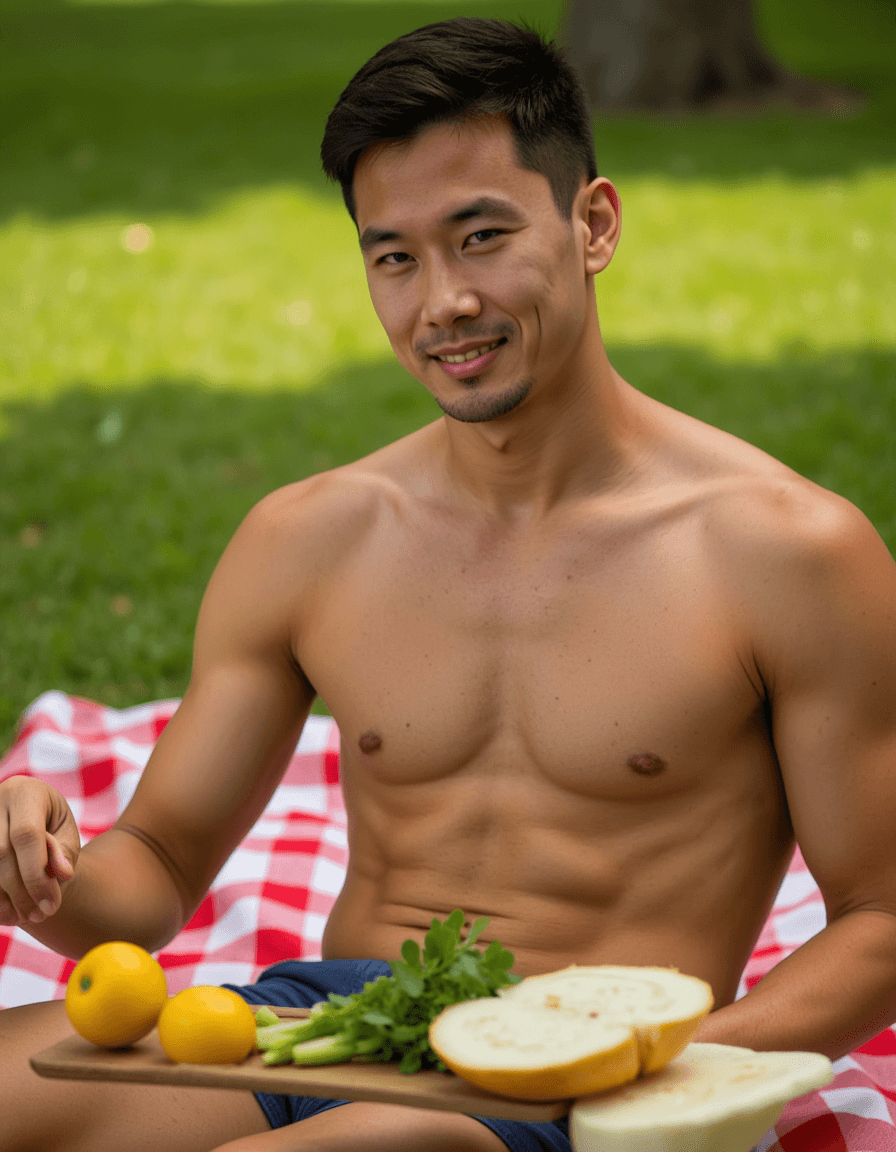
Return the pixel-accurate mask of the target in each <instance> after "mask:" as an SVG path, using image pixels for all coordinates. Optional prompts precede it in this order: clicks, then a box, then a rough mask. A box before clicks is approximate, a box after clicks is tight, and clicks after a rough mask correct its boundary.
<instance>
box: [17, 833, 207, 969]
mask: <svg viewBox="0 0 896 1152" xmlns="http://www.w3.org/2000/svg"><path fill="white" fill-rule="evenodd" d="M189 911H190V910H189V909H187V908H186V906H185V903H184V900H183V897H182V895H181V894H180V893H179V892H178V889H177V885H176V884H175V882H174V880H173V879H172V877H171V875H170V873H169V872H168V870H167V869H166V868H165V866H164V865H163V864H162V862H161V860H160V859H159V858H158V857H157V856H156V854H155V853H154V852H153V851H152V849H151V848H150V847H148V846H147V845H146V844H145V843H143V842H142V841H141V840H139V839H138V838H136V837H135V836H132V835H130V834H129V833H127V832H124V831H122V830H120V829H118V828H114V827H113V828H112V829H110V830H109V831H108V832H103V833H102V834H101V835H99V836H97V837H96V838H95V839H94V840H92V841H90V843H89V844H86V845H85V846H84V848H83V849H82V850H81V853H80V855H79V857H78V861H77V865H76V868H75V876H74V879H72V880H71V881H70V882H69V883H68V884H66V885H65V887H64V889H63V893H62V905H61V907H60V908H59V910H58V911H57V912H56V914H55V915H53V916H50V917H49V918H48V919H46V920H44V921H42V922H41V923H40V924H23V925H22V928H23V929H24V930H25V931H26V932H28V934H29V935H31V936H33V937H34V938H35V939H36V940H39V941H40V942H41V943H42V944H45V945H46V946H47V947H48V948H52V950H53V951H54V952H59V953H60V954H61V955H63V956H68V957H70V958H71V959H73V960H77V959H80V957H81V956H83V955H84V953H85V952H87V951H88V950H89V949H90V948H93V947H94V946H95V945H96V944H101V943H103V942H104V941H106V940H129V941H131V942H132V943H134V944H140V945H142V946H143V947H144V948H146V949H147V950H149V951H151V952H154V951H156V950H157V949H159V948H161V947H163V946H164V945H165V944H167V943H168V941H169V940H171V939H172V938H173V937H174V936H176V935H177V933H178V932H179V931H180V929H181V928H182V927H183V924H184V923H185V921H186V918H187V917H188V915H189Z"/></svg>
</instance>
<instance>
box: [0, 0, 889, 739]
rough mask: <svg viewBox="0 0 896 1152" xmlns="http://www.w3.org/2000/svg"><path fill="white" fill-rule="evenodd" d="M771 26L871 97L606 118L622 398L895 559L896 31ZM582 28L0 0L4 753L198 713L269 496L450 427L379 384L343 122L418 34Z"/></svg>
mask: <svg viewBox="0 0 896 1152" xmlns="http://www.w3.org/2000/svg"><path fill="white" fill-rule="evenodd" d="M760 10H761V16H762V22H763V25H764V27H765V29H766V30H767V34H768V36H769V37H770V39H771V42H772V44H773V46H774V47H775V49H776V50H777V51H778V53H779V54H780V55H781V56H782V57H783V58H784V59H785V60H786V61H787V62H788V63H789V64H790V65H791V66H793V67H795V68H798V69H800V70H801V71H803V72H805V73H806V74H809V75H817V76H824V77H828V78H831V79H835V80H839V81H841V82H843V83H847V84H849V85H851V86H852V87H854V88H857V89H859V90H861V91H863V92H864V93H865V94H866V96H867V105H866V107H865V109H864V110H863V111H862V112H861V113H860V114H858V115H856V116H853V117H851V118H847V119H827V118H822V117H815V116H806V115H797V114H788V113H785V112H782V111H771V112H768V113H765V114H762V115H751V116H743V117H739V118H737V117H735V118H721V117H691V118H662V117H655V118H651V117H643V116H641V117H617V118H614V119H608V120H606V121H605V122H601V123H598V124H597V126H596V139H597V151H598V162H599V166H600V169H601V171H602V172H604V173H606V174H607V175H609V176H610V177H611V178H613V179H614V180H615V181H616V182H617V184H618V186H619V188H620V191H621V193H622V198H623V204H624V221H625V227H624V235H623V242H622V245H621V247H620V250H619V253H618V255H617V258H616V260H615V261H614V263H613V265H612V266H611V268H610V269H609V270H608V271H607V272H606V273H605V274H604V275H603V276H602V277H601V278H600V281H599V285H598V301H599V306H600V311H601V320H602V326H603V330H604V334H605V337H606V339H607V342H608V345H609V347H610V350H611V355H612V357H613V359H614V362H615V363H616V365H617V367H619V369H620V370H621V371H622V372H623V374H624V375H626V377H627V378H628V379H630V380H631V381H632V382H633V383H635V384H636V385H638V386H640V387H643V388H644V389H645V390H646V391H648V392H650V393H651V394H653V395H656V396H658V397H660V398H661V399H663V400H665V401H666V402H668V403H671V404H673V405H675V406H676V407H679V408H682V409H684V410H686V411H689V412H692V413H693V414H695V415H697V416H700V417H701V418H703V419H708V420H710V421H711V422H713V423H716V424H718V425H720V426H722V427H725V428H728V429H729V430H731V431H733V432H735V433H737V434H738V435H741V436H743V437H745V438H746V439H748V440H750V441H752V442H754V443H757V444H759V445H760V446H762V447H763V448H766V449H767V450H768V451H770V452H772V453H774V454H775V455H777V456H779V457H780V458H782V459H784V460H785V461H786V462H787V463H789V464H790V465H791V466H793V467H795V468H797V469H798V470H799V471H801V472H803V473H804V474H806V475H809V476H811V477H812V478H813V479H816V480H818V481H819V482H820V483H823V484H825V485H826V486H828V487H830V488H833V489H835V490H836V491H839V492H841V493H843V494H844V495H846V496H847V497H849V498H850V499H852V500H853V501H855V502H856V503H857V504H858V505H859V506H860V507H862V508H863V510H864V511H865V512H866V513H867V514H868V515H869V516H870V517H871V519H872V520H873V522H874V523H875V524H876V526H877V527H878V529H879V530H880V531H881V533H882V534H883V536H884V538H885V539H886V540H887V543H888V544H889V546H890V547H891V549H893V548H896V494H894V492H893V491H892V489H893V485H892V483H891V477H892V476H893V475H894V464H896V460H894V455H896V450H894V448H893V442H894V436H893V431H894V428H896V154H894V146H893V143H892V131H891V127H890V126H891V124H892V123H893V122H896V77H894V74H893V69H892V67H891V64H890V62H891V60H892V59H893V58H894V54H896V17H894V14H893V9H892V6H891V5H889V4H888V3H886V2H885V0H857V3H855V4H854V5H853V6H852V7H851V9H850V20H849V22H848V24H847V25H844V22H843V19H842V5H840V4H839V3H835V2H834V0H817V2H814V3H810V2H809V0H800V2H799V3H795V2H790V0H788V2H786V3H785V0H764V2H763V3H762V5H761V9H760ZM559 11H560V9H559V4H558V3H557V2H556V0H520V2H517V3H508V2H504V0H495V2H494V3H475V2H463V3H455V4H449V3H443V2H432V3H420V2H418V0H404V2H393V3H385V4H380V3H375V2H374V0H356V2H349V0H332V2H327V3H312V2H305V0H279V2H277V0H271V2H267V3H266V2H255V3H252V2H247V0H229V2H219V3H195V4H188V3H178V2H175V3H147V2H134V0H132V2H130V3H125V2H121V3H117V4H112V3H103V2H93V3H80V4H65V3H60V2H52V0H28V2H27V3H26V2H25V0H19V2H18V3H13V2H10V0H0V20H2V23H3V25H4V27H3V33H4V41H5V45H6V47H5V59H4V61H3V67H2V69H0V86H2V90H0V100H2V105H0V107H2V108H3V110H4V111H3V116H4V123H3V127H2V132H3V135H2V139H0V153H2V155H3V157H4V161H3V164H4V178H3V180H2V181H0V332H2V333H3V337H2V339H0V628H2V640H3V659H2V661H0V748H2V747H3V746H5V745H6V744H8V743H9V741H10V740H11V739H12V735H13V730H14V724H15V720H16V718H17V716H18V715H19V713H20V712H21V710H22V708H23V707H24V706H25V705H26V704H27V703H28V702H29V701H30V700H31V699H33V698H34V697H35V696H36V695H37V694H38V693H39V692H41V691H43V690H45V689H47V688H61V689H64V690H66V691H70V692H75V693H78V694H81V695H86V696H90V697H92V698H95V699H101V700H104V701H106V702H108V703H110V704H114V705H116V706H122V705H126V704H130V703H136V702H138V701H141V700H146V699H153V698H160V697H163V696H170V695H178V694H180V693H181V692H182V691H183V689H184V687H185V685H186V682H187V677H188V675H189V660H190V647H191V640H192V628H193V622H194V619H195V613H196V609H197V607H198V603H199V599H200V596H201V594H202V589H203V587H204V585H205V582H206V580H207V579H208V576H209V573H210V571H211V569H212V567H213V565H214V562H215V560H216V558H217V556H218V555H219V554H220V552H221V550H222V548H223V547H224V545H225V544H226V541H227V539H228V538H229V536H230V535H231V534H232V532H233V530H234V528H235V527H236V525H237V524H238V523H239V520H240V519H241V517H242V516H243V515H244V514H245V512H246V511H247V510H248V509H249V507H251V505H252V503H254V501H255V500H257V499H258V498H259V497H260V496H261V495H263V494H264V493H265V492H266V491H269V490H270V489H271V488H273V487H276V486H278V485H280V484H284V483H288V482H289V481H291V480H294V479H297V478H299V477H301V476H305V475H307V474H309V473H311V472H314V471H319V470H321V469H323V468H326V467H329V466H331V465H332V464H335V463H340V462H342V461H346V460H349V459H352V458H354V457H356V456H358V455H361V454H363V453H365V452H367V451H370V450H372V449H373V448H375V447H377V446H379V445H380V444H382V443H384V442H386V441H388V440H391V439H394V438H395V437H396V436H399V435H401V434H403V433H404V432H406V431H409V430H410V429H411V428H413V427H417V426H419V425H420V424H421V423H423V422H424V421H426V420H429V419H432V418H433V417H434V416H435V414H436V411H437V410H436V409H435V407H434V405H433V404H432V402H431V401H430V400H429V398H428V396H426V394H425V393H423V392H422V390H421V388H420V386H419V385H417V384H416V382H415V381H413V380H411V379H410V378H408V377H407V376H406V375H405V374H404V373H403V372H402V371H401V370H400V369H399V368H397V367H396V366H394V364H393V363H392V362H391V360H390V354H389V349H388V344H387V342H386V340H385V337H384V336H383V334H382V333H381V331H380V330H379V327H378V325H377V322H376V319H375V317H374V315H373V312H372V309H371V307H370V304H369V301H368V299H367V295H366V289H365V286H364V282H363V274H362V270H361V267H360V262H359V258H358V256H357V251H356V239H355V236H354V232H353V229H352V227H351V224H350V221H349V220H348V218H347V216H346V215H345V212H344V210H343V208H342V205H341V201H340V198H339V196H338V193H337V192H336V191H335V190H334V189H333V188H331V187H329V186H328V185H327V184H326V183H325V181H324V179H323V177H322V176H321V174H320V172H319V165H318V160H317V152H318V147H319V140H320V134H321V131H322V127H323V123H324V120H325V118H326V115H327V112H328V110H329V108H330V106H331V105H332V103H333V101H334V100H335V98H336V96H337V95H338V92H339V91H340V89H341V87H342V85H343V84H344V83H345V82H346V80H347V79H348V78H349V76H350V75H351V73H352V72H353V71H354V69H355V68H356V67H357V66H358V65H360V64H361V63H362V62H363V60H364V59H366V58H367V56H369V55H370V54H371V53H372V52H373V51H374V50H375V49H376V48H377V47H379V46H380V45H381V44H382V43H384V42H385V41H386V40H388V39H390V38H391V37H392V36H394V35H397V34H399V33H400V32H402V31H405V30H407V29H410V28H412V27H415V26H418V25H419V24H422V23H426V22H429V21H431V20H436V19H442V18H444V17H446V16H450V15H456V14H461V13H475V14H484V15H501V16H505V17H509V18H515V17H517V16H520V15H522V16H525V17H526V18H528V19H530V20H534V21H535V22H536V23H538V24H539V25H540V26H541V27H543V28H545V29H547V30H549V31H553V30H554V28H555V27H556V25H557V22H558V18H559ZM135 224H146V225H147V226H148V227H149V229H150V231H149V232H145V233H143V235H144V236H148V237H150V239H151V243H150V244H149V245H148V246H147V247H145V248H144V249H143V250H141V251H130V250H128V248H127V246H126V244H125V242H124V241H125V238H126V236H127V235H128V233H127V229H129V228H131V227H132V226H133V225H135ZM130 235H131V236H133V235H134V233H133V232H132V233H130Z"/></svg>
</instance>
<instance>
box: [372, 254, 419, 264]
mask: <svg viewBox="0 0 896 1152" xmlns="http://www.w3.org/2000/svg"><path fill="white" fill-rule="evenodd" d="M410 259H411V257H410V256H409V255H408V253H407V252H387V253H386V255H385V256H381V257H380V258H379V260H378V261H377V263H378V264H391V265H392V266H393V267H394V266H395V265H396V264H407V262H408V261H409V260H410Z"/></svg>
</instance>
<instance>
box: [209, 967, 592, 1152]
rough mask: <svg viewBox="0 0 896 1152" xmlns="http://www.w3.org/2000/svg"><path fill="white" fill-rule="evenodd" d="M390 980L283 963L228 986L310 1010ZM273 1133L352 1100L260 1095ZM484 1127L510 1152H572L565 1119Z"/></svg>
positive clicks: (358, 971)
mask: <svg viewBox="0 0 896 1152" xmlns="http://www.w3.org/2000/svg"><path fill="white" fill-rule="evenodd" d="M390 974H391V969H390V968H389V965H388V964H386V963H385V962H384V961H382V960H284V961H283V962H282V963H280V964H274V965H273V966H272V967H271V968H266V969H265V970H264V972H262V973H261V975H260V976H259V977H258V982H257V983H256V984H246V985H244V986H242V987H240V986H239V985H237V984H225V985H224V987H225V988H232V989H233V991H234V992H238V993H239V994H240V996H242V997H243V999H244V1000H247V1001H248V1002H249V1003H250V1004H277V1005H287V1004H288V1005H290V1006H292V1007H295V1008H310V1007H311V1005H312V1004H316V1003H317V1001H318V1000H326V998H327V994H328V993H330V992H338V993H339V994H340V995H341V996H349V995H350V994H351V993H352V992H360V991H361V990H362V989H363V987H364V984H365V983H366V982H367V981H368V980H375V979H376V978H377V976H388V975H390ZM255 1096H256V1098H257V1100H258V1103H259V1104H260V1105H261V1107H262V1110H263V1111H264V1114H265V1116H267V1118H268V1121H269V1122H270V1125H271V1127H272V1128H283V1127H285V1126H286V1125H287V1124H295V1123H296V1121H298V1120H304V1119H305V1118H306V1117H308V1116H313V1115H314V1114H315V1113H316V1112H325V1111H326V1110H327V1109H328V1108H338V1107H339V1106H340V1105H341V1104H348V1103H349V1101H348V1100H321V1099H318V1098H317V1097H313V1096H274V1095H272V1094H270V1093H268V1092H256V1093H255ZM474 1119H475V1120H478V1121H479V1122H480V1124H484V1125H485V1126H486V1128H491V1130H492V1131H493V1132H494V1133H495V1134H496V1135H497V1136H498V1137H499V1138H500V1139H501V1140H503V1141H504V1143H505V1144H506V1145H507V1147H508V1148H509V1149H510V1152H572V1145H571V1144H570V1142H569V1126H568V1121H567V1119H566V1117H564V1118H563V1119H561V1120H555V1121H554V1122H553V1123H551V1124H531V1123H528V1122H526V1121H522V1120H492V1119H491V1118H489V1117H485V1116H475V1117H474Z"/></svg>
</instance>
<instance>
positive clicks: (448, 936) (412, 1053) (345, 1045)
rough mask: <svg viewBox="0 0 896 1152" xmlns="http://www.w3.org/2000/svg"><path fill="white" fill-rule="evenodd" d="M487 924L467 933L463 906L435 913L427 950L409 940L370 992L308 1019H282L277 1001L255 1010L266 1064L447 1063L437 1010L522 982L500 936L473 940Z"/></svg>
mask: <svg viewBox="0 0 896 1152" xmlns="http://www.w3.org/2000/svg"><path fill="white" fill-rule="evenodd" d="M487 924H488V920H487V919H486V918H484V917H483V918H481V919H479V920H476V921H475V923H474V924H473V926H472V927H471V929H470V931H469V933H468V934H467V936H466V939H465V940H463V942H461V938H460V931H461V928H462V927H463V925H464V914H463V912H461V911H460V909H455V911H454V912H452V913H451V915H450V916H449V917H448V918H447V919H446V920H445V922H444V923H442V922H441V921H439V920H435V919H434V920H433V922H432V926H431V928H430V929H429V931H428V932H427V933H426V938H425V940H424V943H423V954H422V956H421V953H420V946H419V944H417V942H416V941H415V940H405V942H404V944H402V946H401V956H402V959H401V960H394V961H392V964H391V968H392V975H391V976H379V977H378V978H377V979H376V980H372V981H369V982H368V983H366V984H365V985H364V991H363V992H355V993H353V994H352V995H351V996H339V995H337V994H336V993H335V992H331V993H330V995H329V998H328V1000H325V1001H322V1002H321V1003H320V1004H315V1005H314V1007H313V1008H312V1009H311V1016H310V1017H309V1018H308V1019H307V1020H300V1021H280V1020H278V1019H277V1016H276V1015H275V1013H274V1012H273V1011H272V1010H271V1009H270V1008H260V1009H259V1010H258V1012H257V1013H256V1014H255V1021H256V1024H257V1025H258V1029H257V1040H258V1047H259V1048H260V1049H261V1050H262V1052H264V1055H263V1057H262V1060H263V1062H264V1063H265V1064H288V1063H289V1062H290V1061H292V1062H293V1063H295V1064H306V1065H307V1064H333V1063H336V1062H338V1061H342V1060H352V1059H360V1060H365V1061H375V1062H380V1061H382V1062H385V1061H388V1060H399V1059H400V1061H401V1063H400V1064H399V1071H400V1072H404V1073H408V1074H410V1073H413V1072H418V1071H419V1070H420V1069H421V1068H438V1069H439V1070H440V1071H442V1072H444V1071H445V1065H444V1064H443V1063H442V1061H441V1060H440V1059H439V1057H438V1056H437V1055H436V1053H435V1052H433V1050H432V1048H430V1046H429V1025H430V1024H431V1022H432V1021H433V1020H434V1019H435V1018H436V1016H438V1014H439V1013H440V1012H441V1011H442V1010H443V1009H444V1008H447V1007H448V1006H449V1005H451V1004H457V1003H458V1002H459V1001H461V1000H475V999H478V998H480V997H483V996H495V995H497V992H498V989H499V988H502V987H504V986H506V985H508V984H516V983H518V981H519V980H520V977H519V976H517V975H515V974H513V973H512V972H511V971H510V969H511V967H512V966H513V954H512V953H511V952H508V951H507V950H506V949H505V948H503V947H502V946H501V945H500V944H499V943H498V941H497V940H493V941H492V942H491V943H490V944H489V945H488V947H487V948H486V949H485V951H482V950H481V949H479V948H475V947H474V944H475V942H476V940H477V939H478V937H479V935H480V934H481V933H482V930H483V929H484V928H485V926H486V925H487Z"/></svg>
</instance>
